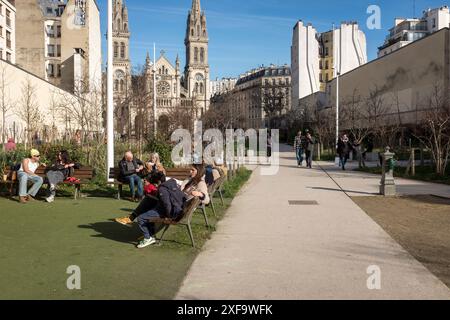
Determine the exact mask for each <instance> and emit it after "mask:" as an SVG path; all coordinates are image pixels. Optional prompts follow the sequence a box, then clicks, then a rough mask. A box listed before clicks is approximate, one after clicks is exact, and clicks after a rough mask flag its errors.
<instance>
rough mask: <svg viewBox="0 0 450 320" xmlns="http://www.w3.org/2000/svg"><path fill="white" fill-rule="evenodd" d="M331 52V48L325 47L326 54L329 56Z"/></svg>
mask: <svg viewBox="0 0 450 320" xmlns="http://www.w3.org/2000/svg"><path fill="white" fill-rule="evenodd" d="M329 53H330V51H329V48H328V47H326V48H325V56H328V54H329Z"/></svg>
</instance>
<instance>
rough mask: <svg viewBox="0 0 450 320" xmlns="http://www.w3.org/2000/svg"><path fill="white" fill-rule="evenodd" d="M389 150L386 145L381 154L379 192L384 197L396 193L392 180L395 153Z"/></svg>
mask: <svg viewBox="0 0 450 320" xmlns="http://www.w3.org/2000/svg"><path fill="white" fill-rule="evenodd" d="M390 150H391V148H390V147H386V151H385V153H382V154H381V157H382V159H383V166H382V169H383V172H382V178H381V185H380V194H381V195H383V196H385V197H392V196H395V195H396V193H397V192H396V186H395V180H394V167H395V161H394V155H395V154H394V153H391V152H390Z"/></svg>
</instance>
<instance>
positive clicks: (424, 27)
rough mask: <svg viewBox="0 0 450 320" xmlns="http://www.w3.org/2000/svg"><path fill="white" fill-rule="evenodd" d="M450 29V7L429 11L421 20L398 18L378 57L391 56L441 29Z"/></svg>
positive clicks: (425, 12)
mask: <svg viewBox="0 0 450 320" xmlns="http://www.w3.org/2000/svg"><path fill="white" fill-rule="evenodd" d="M449 27H450V10H449V7H448V6H443V7H440V8H435V9H428V10H425V11H424V12H423V16H422V18H420V19H417V18H408V19H404V18H396V19H395V23H394V27H393V28H391V29H390V30H389V35H388V36H387V37H386V40H385V42H384V44H383V45H382V46H380V47H379V48H378V57H383V56H385V55H387V54H390V53H392V52H394V51H396V50H398V49H400V48H403V47H404V46H407V45H408V44H410V43H412V42H414V41H417V40H419V39H422V38H424V37H426V36H428V35H430V34H432V33H435V32H437V31H439V30H441V29H444V28H449Z"/></svg>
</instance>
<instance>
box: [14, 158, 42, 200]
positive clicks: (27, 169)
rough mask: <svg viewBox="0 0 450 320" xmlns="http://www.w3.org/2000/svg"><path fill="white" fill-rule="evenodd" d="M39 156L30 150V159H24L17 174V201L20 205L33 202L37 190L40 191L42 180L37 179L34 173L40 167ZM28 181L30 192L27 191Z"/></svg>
mask: <svg viewBox="0 0 450 320" xmlns="http://www.w3.org/2000/svg"><path fill="white" fill-rule="evenodd" d="M40 159H41V155H40V153H39V151H38V150H35V149H32V150H31V151H30V158H27V159H24V160H23V161H22V164H21V165H20V168H19V170H18V172H17V177H18V180H19V201H20V203H27V202H28V201H33V200H34V198H35V197H36V195H37V193H38V192H39V189H41V187H42V184H43V183H44V179H42V178H41V177H39V176H38V175H37V174H36V173H35V172H36V170H37V168H39V166H40V162H39V160H40ZM28 181H31V182H32V183H33V186H32V187H31V188H30V190H28V191H27V188H28Z"/></svg>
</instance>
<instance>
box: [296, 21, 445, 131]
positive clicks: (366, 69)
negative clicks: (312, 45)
mask: <svg viewBox="0 0 450 320" xmlns="http://www.w3.org/2000/svg"><path fill="white" fill-rule="evenodd" d="M449 41H450V34H449V29H448V28H447V29H443V30H441V31H439V32H437V33H435V34H432V35H430V36H429V37H426V38H424V39H422V40H419V41H416V42H413V43H411V44H410V45H408V46H406V47H404V48H402V49H400V50H397V51H395V52H393V53H392V54H390V55H387V56H384V57H382V58H379V59H377V60H374V61H372V62H370V63H368V64H365V65H363V66H362V67H360V68H358V69H355V70H353V71H351V72H348V73H346V74H344V75H342V76H341V78H340V103H341V105H345V104H346V103H347V102H348V101H350V100H351V99H352V97H353V96H355V97H360V100H361V107H365V106H366V105H367V98H368V97H369V96H370V94H371V93H373V92H375V91H378V92H379V96H380V97H381V101H382V103H383V106H384V107H385V108H387V109H388V110H389V113H390V114H391V115H392V116H391V117H389V119H394V117H393V116H397V115H398V110H399V111H400V115H401V119H402V122H403V124H406V123H415V122H416V121H417V119H420V115H421V113H420V112H418V111H420V110H424V109H426V108H427V107H429V104H428V101H427V99H429V98H430V96H432V95H433V91H434V89H435V86H436V85H437V86H439V88H440V89H441V91H442V92H443V94H444V93H446V94H447V95H448V94H449V92H450V87H449V73H450V58H449ZM308 100H309V101H311V97H306V98H305V99H303V100H301V103H303V104H305V103H306V102H307V101H308ZM324 104H325V107H332V108H335V106H336V80H333V81H331V82H329V83H328V84H327V90H326V98H325V103H324Z"/></svg>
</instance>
